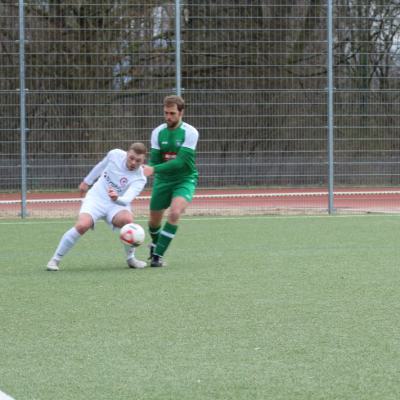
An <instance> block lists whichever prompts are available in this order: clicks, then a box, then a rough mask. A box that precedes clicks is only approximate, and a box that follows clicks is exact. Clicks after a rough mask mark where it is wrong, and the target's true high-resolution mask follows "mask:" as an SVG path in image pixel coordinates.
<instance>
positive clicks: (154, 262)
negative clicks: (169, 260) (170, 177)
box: [150, 254, 167, 267]
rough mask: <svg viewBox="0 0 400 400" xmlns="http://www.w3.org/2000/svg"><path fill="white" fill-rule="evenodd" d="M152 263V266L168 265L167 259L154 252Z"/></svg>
mask: <svg viewBox="0 0 400 400" xmlns="http://www.w3.org/2000/svg"><path fill="white" fill-rule="evenodd" d="M150 265H151V266H152V267H166V266H167V264H166V263H165V261H163V259H162V257H161V256H158V255H157V254H153V257H151V263H150Z"/></svg>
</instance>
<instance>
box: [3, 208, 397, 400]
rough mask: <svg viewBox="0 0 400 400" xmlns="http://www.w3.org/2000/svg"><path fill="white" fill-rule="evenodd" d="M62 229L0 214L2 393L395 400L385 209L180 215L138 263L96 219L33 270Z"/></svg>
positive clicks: (390, 253) (120, 399) (390, 230)
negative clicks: (150, 263) (170, 236)
mask: <svg viewBox="0 0 400 400" xmlns="http://www.w3.org/2000/svg"><path fill="white" fill-rule="evenodd" d="M138 222H139V223H141V224H142V225H143V226H146V222H145V221H144V220H143V221H138ZM72 224H73V221H50V220H49V221H29V220H27V221H23V222H20V221H16V222H12V221H9V222H7V221H0V243H1V244H0V248H1V251H0V318H1V319H0V324H1V325H0V326H1V329H0V360H1V361H0V390H3V391H5V392H7V393H9V394H10V395H12V396H13V397H14V398H15V399H16V400H55V399H56V400H70V399H71V400H72V399H74V400H80V399H82V400H91V399H93V400H102V399H104V400H133V399H134V400H139V399H143V400H161V399H165V400H166V399H171V400H184V399H188V400H203V399H218V400H219V399H221V400H227V399H235V400H236V399H238V400H239V399H249V400H250V399H251V400H254V399H260V400H261V399H263V400H264V399H273V400H280V399H282V400H290V399H296V400H297V399H299V400H300V399H301V400H314V399H315V400H316V399H332V400H333V399H340V400H344V399H363V400H366V399H371V400H377V399H379V400H385V399H393V400H394V399H398V398H400V383H399V382H400V379H399V378H400V363H399V361H398V360H399V357H400V333H399V332H400V317H399V316H400V263H399V255H400V250H399V249H400V247H399V242H400V235H399V232H400V229H399V227H400V219H399V217H397V216H346V217H343V216H342V217H341V216H331V217H311V216H308V217H249V218H232V219H230V218H198V219H196V218H188V219H185V220H183V221H182V222H181V224H180V226H179V230H178V233H177V236H176V239H175V240H174V242H173V243H172V245H171V248H170V249H169V251H168V254H167V257H166V258H167V261H168V263H169V266H168V267H166V268H159V269H157V268H153V269H152V268H146V269H144V270H133V269H129V268H127V266H126V264H125V260H124V254H123V249H122V245H121V244H120V243H119V241H118V238H117V235H116V234H115V233H113V232H112V231H111V230H110V229H109V228H108V227H107V226H106V224H104V223H100V224H98V226H97V227H96V230H95V231H94V232H88V234H87V235H85V236H84V237H83V238H82V239H81V240H80V241H79V242H78V244H77V245H76V247H75V248H74V249H73V250H72V251H71V252H70V253H69V254H68V255H67V256H66V257H65V259H64V260H63V262H62V264H61V270H60V271H59V272H47V271H45V265H46V263H47V261H48V259H49V258H50V256H51V255H52V253H53V252H54V249H55V247H56V245H57V243H58V240H59V238H60V237H61V235H62V234H63V233H64V232H65V231H66V230H67V229H69V227H70V226H72ZM138 255H139V258H146V257H147V249H146V247H145V246H142V247H140V248H139V249H138Z"/></svg>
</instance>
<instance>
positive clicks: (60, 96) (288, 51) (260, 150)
mask: <svg viewBox="0 0 400 400" xmlns="http://www.w3.org/2000/svg"><path fill="white" fill-rule="evenodd" d="M328 3H329V2H328V1H322V0H294V1H287V0H273V1H264V0H255V1H251V2H250V1H247V0H223V1H210V0H201V1H200V0H181V1H161V0H157V1H156V0H149V1H143V0H142V1H133V0H131V1H129V0H122V1H99V0H96V1H91V2H88V1H79V2H78V1H76V0H75V1H73V0H72V1H60V0H54V1H49V0H43V1H42V0H36V1H25V2H23V6H24V7H23V10H24V20H23V24H24V25H23V27H22V28H23V34H24V40H25V43H24V46H23V50H24V60H23V61H24V68H23V71H22V72H21V69H20V66H21V52H20V50H21V46H20V44H21V37H20V30H19V27H20V23H21V15H20V13H19V7H18V4H17V3H15V2H9V1H4V0H2V1H0V39H1V41H0V43H1V47H2V51H1V53H0V94H1V96H0V110H1V115H2V118H1V119H0V135H1V136H0V150H1V152H0V153H1V160H0V191H1V193H0V195H2V196H3V205H2V204H0V209H1V208H2V207H3V208H4V207H5V202H6V201H8V200H7V199H9V197H7V196H9V194H10V193H13V194H16V195H18V193H19V192H20V191H21V172H22V171H21V169H22V168H24V165H23V164H22V162H21V150H23V148H21V119H20V110H21V92H20V88H21V87H22V86H21V79H22V78H21V76H22V75H21V73H23V79H24V86H25V88H26V90H25V91H24V93H23V94H24V99H25V104H26V115H25V120H26V127H27V131H26V166H25V167H26V187H27V190H28V193H33V192H37V191H47V192H55V191H73V190H76V187H77V186H78V184H79V182H80V181H81V179H82V177H84V176H85V175H86V174H87V172H88V171H89V170H90V168H91V167H92V166H93V165H94V164H95V163H96V162H98V161H99V160H100V159H101V158H102V156H103V155H104V154H105V153H106V152H107V151H108V150H109V149H111V148H115V147H118V148H127V146H128V145H129V144H130V143H131V142H133V141H143V142H145V143H146V144H149V139H150V132H151V130H152V128H154V127H155V126H157V125H158V124H159V123H161V122H162V99H163V97H164V96H165V95H167V94H171V93H175V92H176V91H177V86H178V85H177V83H178V82H177V76H176V72H177V71H179V72H180V75H179V77H178V78H179V85H181V90H182V94H183V97H184V98H185V100H186V102H187V110H186V114H185V120H186V121H187V122H189V123H190V124H192V125H194V126H195V127H196V128H197V129H198V130H199V132H200V135H201V136H200V141H199V147H198V167H199V172H200V191H199V193H200V194H201V193H202V190H203V191H204V193H207V194H210V193H211V192H209V190H213V191H214V192H212V193H215V194H218V193H220V194H222V195H223V194H224V193H225V194H226V193H228V189H229V190H232V189H238V191H235V196H236V195H237V196H239V197H240V194H241V193H242V198H246V206H245V207H244V208H251V207H253V208H254V212H257V213H261V212H269V211H271V210H272V209H279V210H285V209H287V210H289V209H292V208H295V209H297V210H301V209H309V208H311V209H322V210H326V209H327V194H326V193H325V192H326V191H327V188H328V180H329V171H328V167H329V160H328V138H327V135H328V117H327V110H328V96H327V93H328V80H327V76H328V71H329V69H330V68H331V70H332V71H333V74H334V87H333V88H332V90H334V97H333V98H334V104H333V110H334V148H333V154H334V163H333V164H332V165H331V167H332V168H333V170H334V184H335V189H338V190H339V189H340V190H341V189H343V190H348V191H350V192H352V193H359V192H360V191H361V189H366V190H367V192H368V193H371V192H372V194H373V196H372V197H371V196H369V197H368V196H366V195H365V194H364V195H363V196H360V195H354V203H352V199H350V197H349V203H346V205H343V206H342V205H341V203H340V196H339V195H338V197H337V199H335V200H337V201H336V202H335V205H336V207H337V208H338V209H340V208H343V209H357V208H363V209H367V210H374V209H376V208H379V209H381V210H386V211H393V210H395V209H396V204H397V202H398V200H399V199H400V197H396V196H399V194H398V193H397V192H396V190H395V189H396V186H398V184H399V181H400V173H399V162H400V158H399V156H400V143H399V142H400V136H399V134H398V129H399V126H400V121H399V118H400V117H399V113H398V108H399V94H400V79H399V63H400V59H399V29H400V3H399V2H398V1H397V0H396V1H386V2H367V1H364V0H352V1H348V0H336V1H334V2H333V21H334V26H333V28H334V29H333V38H332V40H333V43H332V45H333V51H334V59H333V63H332V65H329V64H328V55H327V50H328V42H327V40H328V32H327V17H328V15H327V12H328ZM177 6H178V7H177ZM177 9H178V14H179V16H180V19H179V21H180V31H179V34H180V39H181V41H180V46H179V50H180V52H179V54H177V46H176V34H177V30H176V10H177ZM177 56H178V57H177ZM177 62H178V63H179V65H177ZM22 146H24V144H23V143H22ZM287 189H290V191H289V192H290V193H291V195H293V196H295V195H296V194H297V197H296V199H297V200H296V202H295V204H293V203H291V204H288V205H285V202H284V201H281V202H280V203H279V201H278V202H272V201H271V198H270V197H268V196H267V197H262V196H261V195H262V194H263V193H265V192H268V193H270V192H271V191H272V192H273V193H276V194H277V199H278V200H282V199H283V197H282V193H283V192H285V191H286V190H287ZM205 190H208V191H207V192H205ZM315 191H317V192H318V193H322V192H323V193H322V194H321V195H322V196H323V201H322V202H315V201H314V202H313V203H312V204H310V202H309V201H308V200H307V199H309V198H313V199H314V200H315V198H314V197H313V196H307V197H304V196H303V197H302V196H300V195H298V193H305V192H307V193H311V194H312V193H314V192H315ZM378 191H380V192H381V193H382V195H383V194H384V193H387V192H388V191H389V192H390V196H391V197H390V199H389V200H388V201H387V202H385V203H384V204H383V203H382V204H383V205H381V206H379V207H377V203H376V198H375V196H376V193H377V192H378ZM229 193H231V192H229ZM248 194H250V196H249V197H246V196H247V195H248ZM254 194H256V195H257V196H258V195H260V196H261V197H262V199H263V201H255V199H258V198H259V197H254ZM28 197H29V196H28ZM222 198H223V197H221V199H222ZM230 198H232V197H230ZM235 198H236V197H235ZM378 200H382V198H379V199H378ZM252 204H253V206H252ZM219 208H220V209H227V208H231V209H234V208H235V209H236V208H237V209H238V210H239V212H240V210H243V209H244V208H243V207H239V206H238V204H236V203H235V204H233V203H230V204H227V203H224V202H222V200H221V203H220V204H219V205H218V204H217V205H216V204H215V202H212V201H209V202H208V203H207V202H206V201H205V205H204V209H202V210H201V212H205V210H207V209H208V211H209V212H213V211H215V209H219ZM45 210H46V207H43V214H44V215H45V214H46V211H45Z"/></svg>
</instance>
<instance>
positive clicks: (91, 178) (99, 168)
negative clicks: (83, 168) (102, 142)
mask: <svg viewBox="0 0 400 400" xmlns="http://www.w3.org/2000/svg"><path fill="white" fill-rule="evenodd" d="M110 153H111V151H109V152H108V153H107V155H106V156H105V157H104V158H103V159H102V160H101V161H100V162H98V163H97V164H96V165H95V166H94V167H93V168H92V169H91V171H90V172H89V173H88V175H86V177H85V178H83V181H84V182H85V183H87V184H88V185H89V186H91V185H93V183H94V182H95V181H96V179H97V178H98V177H99V176H100V175H101V173H102V172H103V171H104V168H105V167H106V165H107V163H108V161H109V159H110Z"/></svg>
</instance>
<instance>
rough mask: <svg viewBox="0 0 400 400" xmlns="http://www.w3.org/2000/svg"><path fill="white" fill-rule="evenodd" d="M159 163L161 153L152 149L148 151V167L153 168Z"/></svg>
mask: <svg viewBox="0 0 400 400" xmlns="http://www.w3.org/2000/svg"><path fill="white" fill-rule="evenodd" d="M161 162H162V157H161V151H160V150H157V149H153V148H152V149H151V150H150V157H149V165H151V166H152V167H153V166H155V165H157V164H161Z"/></svg>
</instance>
